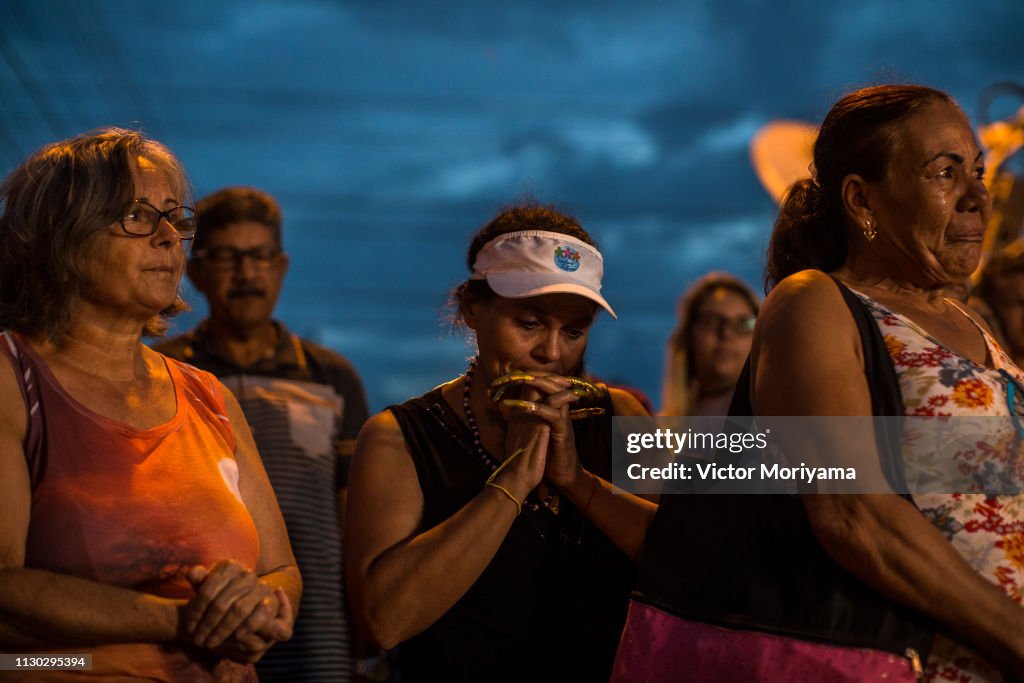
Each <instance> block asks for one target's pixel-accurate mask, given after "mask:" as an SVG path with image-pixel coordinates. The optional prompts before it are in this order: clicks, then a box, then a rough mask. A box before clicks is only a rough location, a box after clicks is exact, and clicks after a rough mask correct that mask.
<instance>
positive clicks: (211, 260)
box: [192, 244, 284, 270]
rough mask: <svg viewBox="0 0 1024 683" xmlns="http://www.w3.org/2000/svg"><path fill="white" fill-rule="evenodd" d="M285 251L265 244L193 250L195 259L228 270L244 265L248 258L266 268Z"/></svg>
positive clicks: (255, 264)
mask: <svg viewBox="0 0 1024 683" xmlns="http://www.w3.org/2000/svg"><path fill="white" fill-rule="evenodd" d="M283 253H284V252H283V251H282V250H281V249H280V248H279V247H276V246H273V245H269V244H265V245H263V246H259V247H253V248H252V249H236V248H235V247H229V246H226V245H225V246H217V247H203V248H202V249H196V250H195V251H193V252H192V260H193V261H201V262H202V263H204V264H208V265H210V266H212V267H213V268H216V269H217V270H228V269H230V268H237V267H239V266H240V265H242V260H243V259H246V258H248V259H249V260H250V261H252V263H253V265H254V266H256V267H257V268H266V267H269V266H270V264H272V263H274V262H275V261H276V260H277V259H278V257H279V256H281V254H283Z"/></svg>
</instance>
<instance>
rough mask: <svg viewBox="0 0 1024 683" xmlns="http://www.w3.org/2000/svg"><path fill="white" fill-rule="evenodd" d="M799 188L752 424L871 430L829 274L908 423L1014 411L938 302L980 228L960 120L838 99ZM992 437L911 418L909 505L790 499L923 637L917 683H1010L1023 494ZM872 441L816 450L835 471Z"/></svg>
mask: <svg viewBox="0 0 1024 683" xmlns="http://www.w3.org/2000/svg"><path fill="white" fill-rule="evenodd" d="M812 172H813V173H814V177H813V178H810V179H807V180H805V181H800V182H799V183H797V184H796V185H794V187H793V189H792V190H791V191H790V193H789V195H788V197H787V200H786V202H785V203H784V205H783V207H782V209H781V210H780V214H779V218H778V220H777V222H776V226H775V230H774V233H773V235H772V242H771V246H770V247H769V258H768V269H767V281H768V284H769V286H771V287H772V291H771V294H770V295H769V296H768V298H767V299H766V301H765V304H764V307H763V308H762V311H761V316H760V320H759V323H758V330H757V332H756V334H755V339H754V345H753V351H752V354H751V370H752V386H751V394H752V400H753V406H754V410H755V413H756V414H760V415H836V416H841V415H870V414H871V393H870V389H869V386H868V383H867V380H866V379H865V375H864V349H863V348H862V344H861V337H860V335H859V334H858V330H857V327H856V325H855V323H854V320H853V319H852V317H851V315H850V313H849V310H848V309H847V307H846V306H845V305H843V300H842V298H841V294H840V291H839V289H838V288H837V287H836V284H835V282H834V281H833V280H832V279H831V278H830V277H829V275H826V273H831V274H832V275H833V276H835V277H836V278H837V279H838V280H840V281H841V282H842V283H843V284H845V285H846V286H847V287H848V288H850V289H851V290H853V291H854V293H855V294H857V295H858V296H859V297H860V298H861V300H862V301H864V302H865V303H866V304H867V305H868V308H869V310H870V311H871V313H872V315H873V317H874V319H875V322H876V323H877V324H878V326H879V329H880V331H881V333H882V336H883V339H884V340H885V344H886V347H887V349H888V351H889V355H890V356H891V358H892V360H893V365H894V367H895V370H896V374H897V377H898V379H899V386H900V393H901V394H902V398H903V404H904V408H905V415H907V416H917V415H922V416H967V417H971V418H974V417H977V418H983V417H987V416H1004V417H1005V416H1012V415H1015V414H1022V413H1024V404H1022V403H1020V401H1019V396H1020V394H1021V393H1024V391H1022V390H1021V389H1019V388H1017V387H1018V385H1022V384H1024V373H1022V372H1021V370H1020V369H1018V368H1017V367H1016V366H1015V365H1014V364H1013V362H1012V361H1011V360H1010V359H1009V358H1008V357H1007V355H1006V354H1005V353H1004V352H1003V351H1002V350H1001V349H1000V348H999V346H998V344H997V343H996V342H995V340H994V339H993V338H992V335H991V334H990V332H989V331H988V329H987V328H986V326H985V323H984V322H983V321H982V319H981V318H980V317H979V316H978V315H977V314H975V313H974V312H973V311H971V310H970V309H969V308H967V307H966V306H963V305H961V304H959V303H958V302H956V301H954V300H952V299H949V298H947V297H946V290H947V288H950V287H951V286H954V285H957V284H960V283H963V282H964V281H965V279H966V278H968V277H969V276H970V274H971V273H972V272H973V271H974V269H975V268H976V267H977V265H978V262H979V259H980V255H981V247H982V238H983V236H984V232H985V227H986V223H987V218H988V212H989V198H988V194H987V192H986V190H985V186H984V184H983V182H982V177H983V173H984V166H983V161H982V154H981V152H980V151H979V149H978V144H977V141H976V140H975V137H974V134H973V131H972V129H971V126H970V124H969V123H968V121H967V118H966V117H965V116H964V114H963V112H962V111H961V110H960V109H959V108H958V107H957V105H956V104H955V103H954V102H953V101H952V100H951V99H950V98H949V97H948V96H947V95H945V94H944V93H941V92H938V91H935V90H931V89H929V88H922V87H918V86H878V87H873V88H866V89H863V90H859V91H856V92H854V93H851V94H849V95H847V96H845V97H844V98H843V99H841V100H840V101H839V102H838V103H837V104H836V105H835V106H834V107H833V108H832V110H831V111H830V112H829V114H828V116H827V117H826V118H825V121H824V122H823V124H822V127H821V131H820V134H819V137H818V140H817V143H816V144H815V149H814V164H813V165H812ZM808 359H813V360H810V361H809V360H808ZM1015 393H1016V396H1017V397H1018V399H1017V400H1014V396H1015ZM1014 403H1016V405H1014ZM993 423H996V424H998V425H999V426H998V427H992V428H990V429H989V428H985V429H988V431H985V432H983V439H981V440H976V441H975V442H974V443H973V444H972V445H971V446H969V447H967V448H960V449H957V448H951V447H947V444H944V443H936V441H935V440H934V439H933V440H931V441H928V440H927V439H923V438H918V437H920V434H916V433H914V430H915V429H917V427H916V426H915V425H916V423H915V421H914V420H908V421H907V425H906V428H905V430H904V432H903V443H904V448H903V454H902V455H903V461H904V467H905V470H906V477H907V482H908V485H909V488H910V491H911V494H912V495H911V496H910V497H909V498H908V497H901V496H897V495H884V494H879V495H867V494H865V495H846V496H813V495H809V496H804V507H805V509H806V511H807V514H808V516H809V518H810V522H811V525H812V527H813V528H814V531H815V535H816V537H817V538H818V540H819V541H820V542H821V544H822V545H823V546H824V548H825V549H826V550H827V551H828V553H829V554H830V555H831V556H832V557H833V558H834V559H835V560H836V561H837V562H839V564H841V565H842V566H843V567H845V568H846V569H847V570H849V571H850V572H851V573H853V574H854V575H855V576H857V577H858V578H860V579H861V580H862V581H864V582H866V583H867V584H868V585H869V586H871V587H873V588H874V589H876V590H877V591H879V592H880V593H882V594H883V595H885V596H887V597H889V598H892V599H895V600H896V601H898V602H900V603H902V604H904V605H907V606H909V607H911V608H912V609H914V610H916V611H918V612H920V613H923V614H924V615H927V616H928V617H930V618H932V619H934V620H935V621H936V623H937V624H938V629H939V631H938V633H937V635H936V637H935V640H934V643H933V646H932V650H931V653H930V656H929V658H928V661H927V662H926V666H925V678H926V679H928V680H938V681H944V680H955V681H998V680H1003V676H1004V675H1009V676H1018V677H1019V676H1021V675H1024V609H1022V608H1021V605H1020V603H1021V593H1020V589H1021V586H1024V509H1022V507H1021V506H1022V503H1024V497H1021V496H1018V495H1012V494H1013V489H1012V486H1009V487H1008V486H1007V485H1006V483H1007V482H1012V481H1014V480H1015V478H1016V480H1017V481H1020V480H1021V479H1020V476H1019V475H1020V473H1019V472H1018V471H1017V465H1016V462H1015V461H1014V460H1013V458H1012V457H1009V456H1008V455H1007V452H1008V451H1009V453H1010V454H1011V455H1012V454H1013V453H1014V452H1016V451H1019V449H1020V441H1019V440H1020V436H1019V435H1018V434H1017V433H1016V431H1015V426H1014V421H1011V420H1000V421H992V422H989V423H983V424H988V425H992V424H993ZM979 424H982V423H979ZM871 441H872V439H871V435H865V437H864V442H862V443H857V442H855V443H832V444H829V447H830V448H831V449H833V450H834V451H836V452H837V453H838V457H842V452H844V451H848V452H851V453H852V452H854V451H855V450H856V449H864V448H873V447H874V446H873V443H871ZM1008 447H1009V448H1008ZM993 481H998V482H1000V483H1001V484H1003V485H1002V486H997V487H995V488H993V487H991V486H990V485H989V484H990V483H991V482H993ZM953 482H961V483H962V482H967V483H968V484H969V485H967V486H966V487H965V486H958V485H956V484H954V483H953ZM949 491H955V492H953V493H950V492H949Z"/></svg>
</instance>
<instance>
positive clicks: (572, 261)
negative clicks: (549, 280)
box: [555, 247, 580, 273]
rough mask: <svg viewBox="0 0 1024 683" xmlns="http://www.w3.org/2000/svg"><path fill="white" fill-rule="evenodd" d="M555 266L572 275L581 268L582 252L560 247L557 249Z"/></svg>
mask: <svg viewBox="0 0 1024 683" xmlns="http://www.w3.org/2000/svg"><path fill="white" fill-rule="evenodd" d="M555 265H556V266H558V267H559V268H561V269H562V270H565V271H568V272H570V273H572V272H575V271H577V270H579V268H580V252H578V251H576V250H575V249H572V248H571V247H558V248H556V249H555Z"/></svg>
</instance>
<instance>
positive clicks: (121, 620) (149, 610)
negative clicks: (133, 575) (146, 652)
mask: <svg viewBox="0 0 1024 683" xmlns="http://www.w3.org/2000/svg"><path fill="white" fill-rule="evenodd" d="M184 604H185V601H184V600H171V599H168V598H161V597H158V596H155V595H149V594H146V593H139V592H137V591H132V590H128V589H126V588H119V587H117V586H108V585H105V584H101V583H97V582H95V581H90V580H87V579H81V578H78V577H75V576H68V575H66V574H57V573H54V572H48V571H44V570H41V569H26V568H15V567H11V568H7V569H0V649H10V648H17V647H33V648H38V647H46V646H61V647H68V646H76V645H101V644H110V643H160V642H168V641H173V640H176V639H177V637H178V634H179V624H180V609H181V607H182V606H183V605H184Z"/></svg>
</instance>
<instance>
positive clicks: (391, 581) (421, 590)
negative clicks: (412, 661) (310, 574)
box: [350, 486, 516, 648]
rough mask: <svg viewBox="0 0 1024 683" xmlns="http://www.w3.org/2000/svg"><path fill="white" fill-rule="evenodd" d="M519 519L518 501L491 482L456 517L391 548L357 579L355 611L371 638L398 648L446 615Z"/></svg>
mask: <svg viewBox="0 0 1024 683" xmlns="http://www.w3.org/2000/svg"><path fill="white" fill-rule="evenodd" d="M515 517H516V506H515V504H514V503H513V502H512V501H511V500H510V499H509V498H508V497H507V496H506V495H505V494H504V493H502V492H501V491H499V490H498V489H495V488H494V487H491V486H486V487H484V488H483V489H482V490H481V492H480V493H479V494H478V495H477V496H476V497H475V498H473V500H471V501H470V502H469V503H467V504H466V505H465V506H464V507H463V508H462V509H460V510H459V511H458V512H456V513H455V514H454V515H452V516H451V517H450V518H448V519H447V520H445V521H444V522H442V523H441V524H438V525H437V526H435V527H434V528H432V529H430V530H428V531H425V532H423V533H420V534H418V535H416V536H414V537H412V538H410V539H409V540H407V541H403V542H400V543H398V544H396V545H395V546H393V547H392V548H390V549H388V550H386V551H385V552H383V553H382V554H381V555H380V556H379V557H377V558H376V559H375V560H373V561H372V562H371V563H370V565H369V566H368V567H367V569H366V571H365V573H364V575H363V576H357V577H352V578H353V579H354V581H350V586H351V587H353V588H355V590H353V591H352V593H353V594H352V598H353V603H354V609H355V610H356V611H357V612H358V613H359V616H360V617H361V619H362V621H363V622H364V624H365V625H366V628H367V631H368V635H369V637H370V639H371V640H372V641H373V642H374V643H375V644H376V645H379V646H380V647H383V648H392V647H394V646H396V645H397V644H398V643H400V642H402V641H404V640H407V639H408V638H411V637H412V636H414V635H417V634H418V633H420V632H422V631H423V630H424V629H426V628H427V627H428V626H430V625H431V624H433V623H434V622H435V621H437V620H438V619H439V618H441V616H442V615H443V614H444V613H445V612H447V611H448V610H449V609H451V607H452V606H453V605H454V604H455V603H456V602H457V601H458V600H459V599H460V598H461V597H462V596H463V595H465V594H466V592H467V591H468V590H469V589H470V587H471V586H472V585H473V584H474V583H475V582H476V580H477V579H478V578H480V575H481V574H482V573H483V571H484V569H486V568H487V565H488V564H490V562H491V560H492V559H494V555H495V554H496V553H497V552H498V548H499V547H500V546H501V544H502V542H503V541H504V539H505V536H506V535H507V534H508V530H509V528H511V526H512V522H513V521H514V520H515ZM352 569H353V568H350V571H351V570H352ZM350 576H351V574H350Z"/></svg>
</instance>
